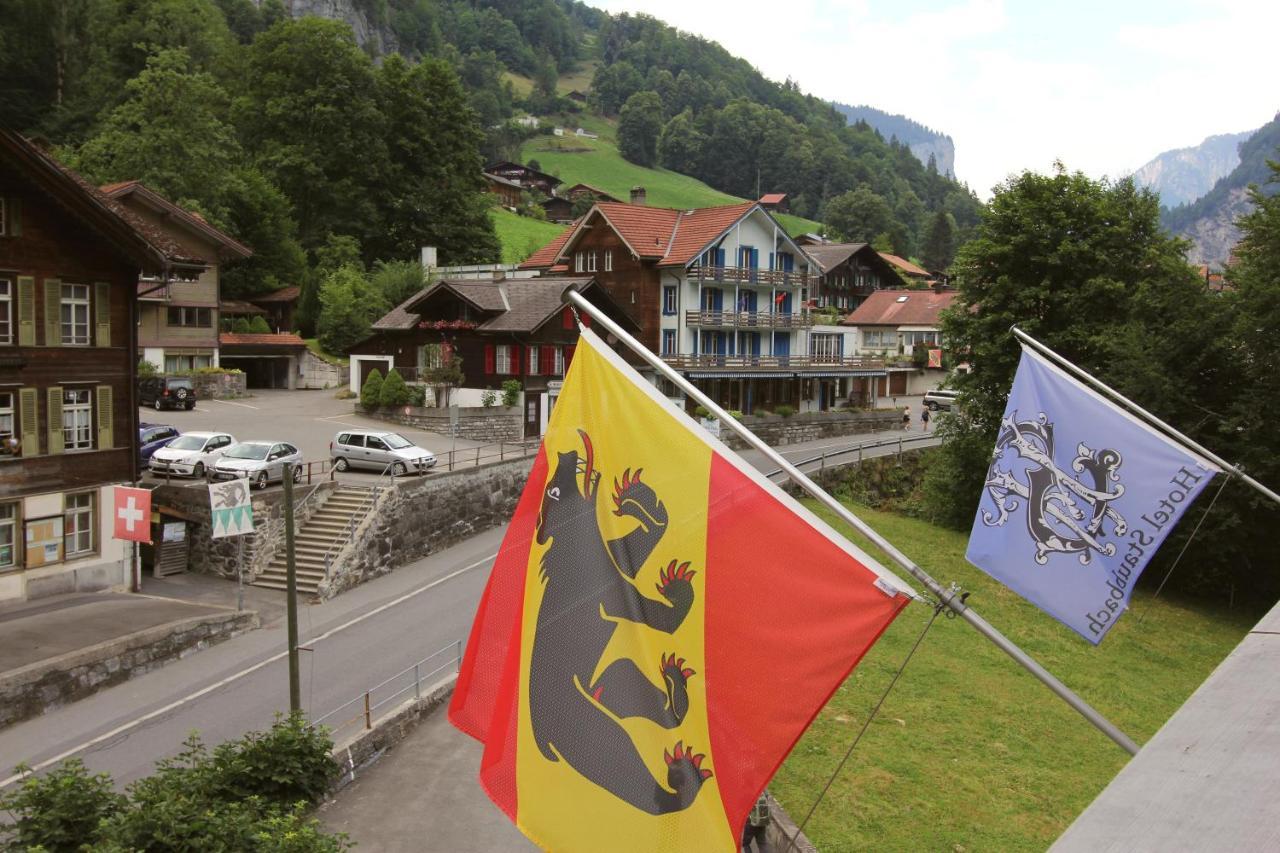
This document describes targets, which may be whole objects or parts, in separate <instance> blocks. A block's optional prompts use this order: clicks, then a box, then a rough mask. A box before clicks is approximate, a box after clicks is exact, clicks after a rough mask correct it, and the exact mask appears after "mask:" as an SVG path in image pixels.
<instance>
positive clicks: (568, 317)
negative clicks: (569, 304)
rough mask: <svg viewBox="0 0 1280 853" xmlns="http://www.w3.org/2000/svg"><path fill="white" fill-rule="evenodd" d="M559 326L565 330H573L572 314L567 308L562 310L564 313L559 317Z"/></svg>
mask: <svg viewBox="0 0 1280 853" xmlns="http://www.w3.org/2000/svg"><path fill="white" fill-rule="evenodd" d="M560 322H561V325H562V326H563V327H564V328H566V329H572V328H573V312H572V311H571V310H569V309H568V308H566V309H564V313H562V314H561V315H560Z"/></svg>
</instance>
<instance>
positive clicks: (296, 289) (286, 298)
mask: <svg viewBox="0 0 1280 853" xmlns="http://www.w3.org/2000/svg"><path fill="white" fill-rule="evenodd" d="M301 293H302V288H301V287H300V286H299V285H296V284H290V285H288V286H287V287H282V288H280V289H279V290H273V291H271V292H270V293H264V294H263V295H262V296H251V297H249V301H250V302H292V301H294V300H295V299H297V298H298V296H299V295H300V294H301Z"/></svg>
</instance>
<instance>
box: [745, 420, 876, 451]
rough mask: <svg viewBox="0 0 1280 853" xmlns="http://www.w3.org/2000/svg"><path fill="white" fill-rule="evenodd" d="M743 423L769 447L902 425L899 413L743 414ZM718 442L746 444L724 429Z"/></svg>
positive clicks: (860, 433)
mask: <svg viewBox="0 0 1280 853" xmlns="http://www.w3.org/2000/svg"><path fill="white" fill-rule="evenodd" d="M742 423H743V425H745V426H746V427H748V428H749V429H750V430H751V431H752V432H754V433H755V434H756V435H758V436H760V437H761V438H763V439H764V440H765V442H767V443H768V444H769V445H770V446H771V447H778V446H780V445H784V444H799V443H801V442H804V441H813V440H815V439H819V438H834V437H836V436H842V435H862V434H863V433H868V432H882V431H884V430H887V429H893V428H894V427H901V426H902V413H901V412H894V411H887V412H810V413H808V414H797V415H792V416H791V417H789V418H784V417H781V416H779V415H765V416H759V415H744V416H743V418H742ZM720 440H721V441H723V442H724V443H725V444H727V445H729V446H730V447H732V448H735V449H738V450H741V449H742V448H744V447H746V446H747V444H746V442H744V441H743V440H742V439H740V438H738V437H737V436H736V435H734V434H733V433H732V432H730V431H729V430H727V429H725V428H724V427H721V428H720Z"/></svg>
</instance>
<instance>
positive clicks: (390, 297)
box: [369, 261, 427, 305]
mask: <svg viewBox="0 0 1280 853" xmlns="http://www.w3.org/2000/svg"><path fill="white" fill-rule="evenodd" d="M369 283H370V284H371V285H372V286H373V289H374V290H376V291H377V292H379V293H381V294H382V298H383V300H385V301H386V303H387V304H388V305H399V304H400V303H401V302H404V301H405V300H406V299H408V298H409V297H410V296H413V295H414V294H415V293H417V292H418V291H420V290H422V288H424V287H426V286H427V272H426V270H424V269H423V268H422V264H420V263H418V262H417V261H376V262H375V263H374V265H373V270H372V272H370V274H369Z"/></svg>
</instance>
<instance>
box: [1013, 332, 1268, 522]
mask: <svg viewBox="0 0 1280 853" xmlns="http://www.w3.org/2000/svg"><path fill="white" fill-rule="evenodd" d="M1009 331H1011V332H1013V335H1014V337H1016V338H1017V339H1018V340H1020V341H1022V342H1023V343H1025V344H1026V345H1027V346H1029V347H1031V348H1032V349H1034V350H1035V351H1036V352H1038V353H1040V354H1041V355H1043V356H1044V357H1045V358H1047V359H1049V360H1050V361H1052V362H1053V363H1054V364H1056V365H1058V366H1059V367H1061V368H1062V369H1063V370H1065V371H1067V372H1068V373H1070V374H1072V375H1073V376H1075V377H1077V378H1079V379H1080V380H1081V381H1083V382H1087V383H1088V384H1090V385H1092V386H1093V387H1094V388H1097V389H1098V390H1099V391H1101V392H1102V393H1103V394H1106V395H1107V396H1108V397H1110V398H1111V399H1112V400H1115V401H1116V402H1117V403H1119V404H1120V405H1121V406H1124V407H1125V408H1126V409H1128V410H1129V411H1131V412H1132V413H1133V414H1135V415H1137V416H1138V417H1140V418H1142V419H1143V420H1144V421H1146V422H1147V423H1148V424H1150V425H1151V426H1153V427H1155V428H1156V429H1158V430H1160V431H1161V432H1163V433H1165V434H1166V435H1168V436H1169V437H1170V438H1174V439H1177V440H1178V441H1179V442H1181V443H1182V444H1183V445H1184V446H1185V447H1188V448H1190V449H1191V450H1194V451H1195V452H1196V453H1199V454H1200V455H1201V456H1203V457H1204V458H1205V459H1208V460H1209V461H1210V462H1212V463H1213V464H1215V465H1217V466H1218V467H1220V468H1222V470H1224V471H1228V472H1230V473H1231V474H1233V475H1234V476H1236V477H1239V478H1240V479H1241V480H1243V481H1245V482H1246V483H1248V484H1249V485H1250V486H1253V487H1254V488H1255V489H1257V490H1258V491H1259V492H1261V493H1262V494H1263V495H1265V496H1266V497H1268V498H1270V499H1271V500H1273V501H1275V502H1276V503H1278V504H1280V494H1276V493H1275V492H1273V491H1272V490H1271V489H1268V488H1267V487H1266V486H1264V485H1262V484H1261V483H1259V482H1258V481H1257V480H1255V479H1253V478H1252V477H1250V476H1249V475H1248V474H1246V473H1245V472H1244V471H1242V470H1241V469H1240V468H1238V467H1236V466H1235V465H1232V464H1231V463H1230V462H1228V461H1226V460H1225V459H1223V458H1222V457H1221V456H1219V455H1217V454H1216V453H1214V452H1213V451H1212V450H1210V449H1209V448H1207V447H1205V446H1204V445H1203V444H1200V443H1199V442H1197V441H1195V440H1194V439H1192V438H1190V437H1188V436H1186V435H1183V434H1182V433H1181V432H1179V431H1178V430H1176V429H1174V428H1173V427H1171V426H1169V425H1168V424H1167V423H1165V422H1164V421H1162V420H1160V419H1159V418H1157V417H1156V416H1155V415H1153V414H1151V413H1150V412H1148V411H1147V410H1146V409H1144V408H1142V407H1141V406H1139V405H1138V404H1137V403H1135V402H1133V401H1132V400H1130V399H1129V398H1128V397H1126V396H1124V395H1123V394H1121V393H1120V392H1119V391H1117V390H1115V389H1114V388H1112V387H1111V386H1109V385H1107V384H1106V383H1104V382H1102V381H1101V380H1099V379H1095V378H1094V377H1093V376H1091V375H1090V374H1089V373H1087V372H1085V371H1084V370H1082V369H1081V368H1079V367H1076V366H1075V365H1074V364H1072V363H1071V362H1069V361H1067V360H1066V359H1065V358H1063V357H1062V356H1060V355H1058V354H1057V353H1056V352H1054V351H1053V350H1051V349H1049V348H1048V347H1047V346H1045V345H1044V344H1042V343H1040V342H1039V341H1037V340H1036V339H1035V338H1033V337H1031V336H1030V335H1028V334H1027V333H1026V332H1024V331H1022V330H1021V329H1019V328H1018V327H1017V326H1014V327H1012V328H1011V329H1010V330H1009Z"/></svg>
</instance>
